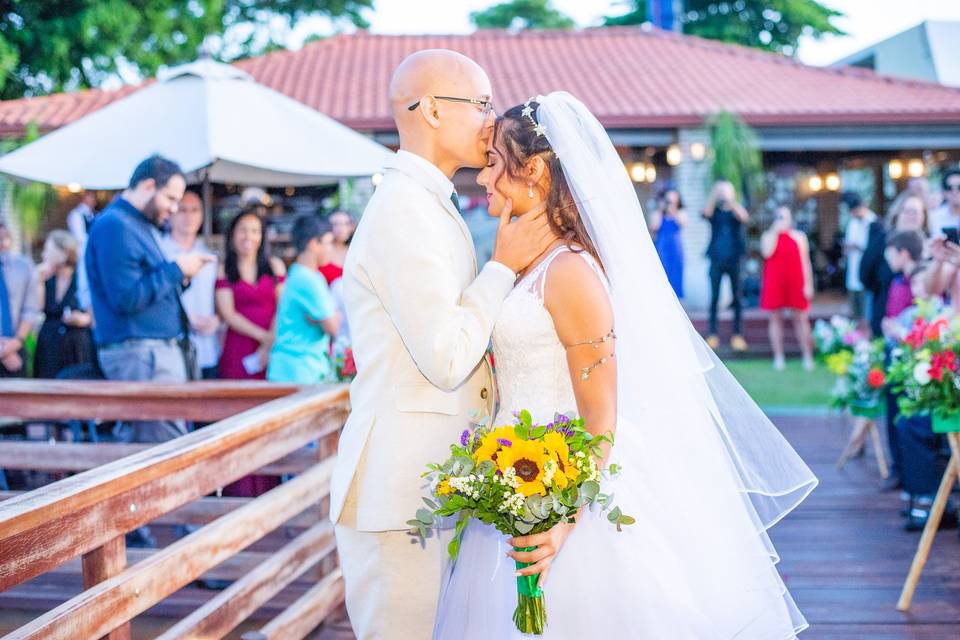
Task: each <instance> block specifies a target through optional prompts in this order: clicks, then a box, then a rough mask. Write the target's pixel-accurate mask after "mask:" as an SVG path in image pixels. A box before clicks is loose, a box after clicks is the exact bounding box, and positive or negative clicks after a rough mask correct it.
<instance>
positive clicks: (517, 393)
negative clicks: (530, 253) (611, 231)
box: [493, 246, 609, 424]
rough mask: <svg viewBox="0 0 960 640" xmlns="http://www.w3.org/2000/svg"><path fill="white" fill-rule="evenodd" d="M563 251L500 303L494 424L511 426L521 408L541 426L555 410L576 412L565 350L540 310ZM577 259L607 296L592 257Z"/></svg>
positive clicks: (547, 316)
mask: <svg viewBox="0 0 960 640" xmlns="http://www.w3.org/2000/svg"><path fill="white" fill-rule="evenodd" d="M567 251H571V249H570V248H569V247H566V246H561V247H557V248H556V249H554V250H553V251H552V252H551V253H550V254H549V255H548V256H547V257H546V259H544V260H543V261H542V262H541V263H540V264H538V265H537V266H536V267H534V268H533V270H531V271H530V273H528V274H527V275H526V276H524V277H523V278H522V279H521V280H520V282H518V283H517V286H516V287H515V288H514V289H513V291H512V292H511V293H510V295H508V296H507V298H506V300H504V303H503V307H502V308H501V310H500V316H499V318H497V322H496V324H495V325H494V328H493V353H494V358H495V360H496V368H497V387H498V388H499V393H500V409H499V413H498V415H497V419H496V420H495V424H507V423H510V422H512V421H513V417H512V415H511V414H512V413H513V412H515V411H520V410H521V409H526V410H528V411H530V413H531V414H532V415H533V418H534V420H539V421H545V422H550V421H552V420H553V415H554V414H555V413H556V412H558V411H559V412H568V413H570V414H576V413H577V401H576V398H575V397H574V394H573V384H572V382H571V380H570V370H569V368H568V366H567V353H566V349H564V347H563V344H561V342H560V338H559V337H557V332H556V329H555V328H554V325H553V318H552V317H551V316H550V313H549V312H548V311H547V309H546V308H545V307H544V305H543V294H544V287H545V285H546V281H547V272H548V271H549V269H550V264H551V263H552V262H553V260H554V259H555V258H556V257H557V256H558V255H560V254H561V253H564V252H567ZM578 255H580V256H581V257H583V259H584V260H585V261H586V262H587V264H589V265H590V266H591V268H593V269H594V270H595V271H596V272H597V274H598V275H599V276H600V279H601V281H602V282H603V284H604V286H605V287H607V289H608V292H609V285H608V284H607V280H606V277H605V276H604V274H603V271H602V270H601V269H600V267H599V265H598V264H597V262H596V261H595V260H594V259H593V257H592V256H591V255H590V254H588V253H587V252H585V251H584V252H580V253H579V254H578ZM554 286H556V285H555V284H554Z"/></svg>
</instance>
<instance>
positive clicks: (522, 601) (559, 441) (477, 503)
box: [408, 411, 635, 635]
mask: <svg viewBox="0 0 960 640" xmlns="http://www.w3.org/2000/svg"><path fill="white" fill-rule="evenodd" d="M604 443H607V444H609V445H612V444H613V437H612V436H611V435H609V434H604V435H593V434H591V433H590V432H588V431H587V430H586V429H585V428H584V423H583V420H582V419H579V418H570V417H568V416H566V415H563V414H557V415H556V416H555V418H554V421H553V422H551V423H550V424H546V425H541V424H535V423H534V422H533V419H532V417H531V415H530V413H529V412H528V411H521V412H519V413H518V414H517V423H516V424H514V425H508V426H502V427H495V428H494V427H490V426H485V425H481V426H479V427H478V428H476V429H475V430H473V431H471V430H469V429H467V430H464V432H463V433H462V434H461V436H460V441H459V442H458V443H455V444H453V445H451V447H450V457H449V458H448V459H447V460H446V461H445V462H443V463H442V464H436V463H431V464H428V465H427V469H428V471H427V472H426V473H425V474H424V475H425V476H429V477H431V478H432V479H433V480H434V488H433V496H432V498H424V502H425V503H426V505H427V507H428V508H423V509H420V510H418V511H417V514H416V518H415V519H413V520H409V521H408V524H410V525H411V526H413V527H414V528H415V529H416V531H415V533H419V535H421V536H423V537H426V536H427V529H428V528H429V527H432V526H434V524H435V523H436V521H437V519H438V518H447V517H451V516H456V518H457V522H456V528H455V531H454V536H453V540H452V541H451V542H450V545H449V547H448V551H449V553H450V556H451V557H452V558H453V559H456V557H457V553H458V552H459V549H460V540H461V537H462V535H463V531H464V529H465V528H466V526H467V524H468V523H469V522H470V520H471V519H476V520H479V521H480V522H483V523H486V524H490V525H493V526H494V527H496V529H497V530H498V531H500V532H501V533H503V534H505V535H508V536H525V535H530V534H535V533H542V532H544V531H547V530H548V529H550V528H551V527H553V526H554V525H556V524H559V523H561V522H574V521H575V520H576V518H577V514H578V512H579V511H580V510H581V509H583V508H585V507H594V506H595V505H597V506H599V508H601V509H602V510H603V511H606V510H607V509H610V512H609V513H608V514H607V518H608V520H609V521H610V522H611V523H612V524H613V525H615V526H616V527H617V529H618V530H619V529H620V528H621V526H623V525H630V524H633V523H634V522H635V520H634V518H632V517H631V516H628V515H626V514H624V513H623V512H622V511H621V510H620V508H619V507H614V506H613V505H612V504H611V498H612V496H610V495H607V494H605V493H601V490H600V489H601V487H600V481H601V477H602V476H603V475H604V474H605V473H609V474H611V475H613V474H616V473H618V471H619V469H617V466H616V465H610V468H609V469H602V468H601V467H600V463H599V461H600V460H601V459H602V458H603V450H602V448H601V445H602V444H604ZM531 550H532V548H520V549H518V551H531ZM527 566H529V564H526V563H522V562H517V569H518V570H520V569H522V568H524V567H527ZM538 578H539V576H538V575H530V576H522V575H521V576H518V577H517V592H518V595H517V608H516V611H515V612H514V616H513V619H514V622H515V623H516V625H517V629H519V630H520V631H521V632H523V633H532V634H536V635H540V634H542V633H543V631H544V629H545V627H546V619H547V614H546V609H545V605H544V599H543V591H542V590H541V589H540V588H539V587H538V586H537V582H538Z"/></svg>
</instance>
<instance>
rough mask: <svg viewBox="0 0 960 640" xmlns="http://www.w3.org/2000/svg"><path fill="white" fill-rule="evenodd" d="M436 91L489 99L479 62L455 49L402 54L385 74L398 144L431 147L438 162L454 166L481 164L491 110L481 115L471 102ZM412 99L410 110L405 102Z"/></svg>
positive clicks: (488, 84) (488, 88)
mask: <svg viewBox="0 0 960 640" xmlns="http://www.w3.org/2000/svg"><path fill="white" fill-rule="evenodd" d="M436 96H448V97H457V98H476V99H482V100H489V99H490V98H491V88H490V79H489V78H487V74H486V73H485V72H484V71H483V69H482V68H481V67H480V65H478V64H477V63H476V62H474V61H473V60H471V59H470V58H468V57H467V56H465V55H463V54H461V53H457V52H456V51H449V50H447V49H427V50H424V51H417V52H416V53H413V54H411V55H409V56H407V57H406V58H405V59H404V60H403V62H401V63H400V66H398V67H397V69H396V71H394V72H393V77H392V78H391V79H390V105H391V107H392V110H393V118H394V120H395V121H396V123H397V130H398V131H399V133H400V146H401V147H402V148H411V147H421V146H423V145H428V146H430V147H432V148H434V150H435V151H436V152H437V154H439V156H440V157H437V158H432V157H431V160H434V162H435V164H437V166H440V165H441V163H443V162H451V163H454V164H455V166H454V170H455V169H456V168H457V167H460V166H472V167H479V166H482V165H483V164H484V163H485V153H486V140H487V139H488V137H489V133H490V131H491V130H492V127H493V116H492V114H486V115H485V114H483V113H482V111H481V109H480V108H479V107H478V106H477V105H475V104H470V103H465V102H451V101H446V100H437V99H436ZM417 103H419V105H418V107H417V108H415V109H413V110H412V111H411V110H410V106H411V105H414V104H417ZM421 155H423V153H422V150H421ZM440 168H441V169H443V170H445V171H446V169H447V168H446V167H444V166H440Z"/></svg>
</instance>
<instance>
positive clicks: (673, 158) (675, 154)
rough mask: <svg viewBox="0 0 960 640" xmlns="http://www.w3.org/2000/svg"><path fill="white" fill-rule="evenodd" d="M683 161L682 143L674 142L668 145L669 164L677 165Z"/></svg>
mask: <svg viewBox="0 0 960 640" xmlns="http://www.w3.org/2000/svg"><path fill="white" fill-rule="evenodd" d="M681 162H683V151H682V150H681V149H680V145H678V144H672V145H670V146H669V147H667V164H668V165H670V166H671V167H675V166H677V165H678V164H680V163H681Z"/></svg>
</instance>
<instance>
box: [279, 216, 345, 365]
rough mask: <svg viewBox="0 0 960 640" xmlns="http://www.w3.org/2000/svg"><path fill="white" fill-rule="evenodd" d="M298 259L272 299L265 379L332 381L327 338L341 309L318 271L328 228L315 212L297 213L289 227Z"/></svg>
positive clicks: (329, 246)
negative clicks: (272, 336) (271, 337)
mask: <svg viewBox="0 0 960 640" xmlns="http://www.w3.org/2000/svg"><path fill="white" fill-rule="evenodd" d="M291 236H292V239H293V244H294V246H295V248H296V250H297V259H296V261H295V262H294V263H293V264H292V265H291V266H290V270H289V271H288V272H287V279H286V282H285V283H284V285H283V293H282V294H281V295H280V301H279V302H278V304H277V320H276V339H275V340H274V342H273V348H272V350H271V351H270V361H269V365H268V366H267V380H271V381H274V382H290V383H295V384H321V383H328V382H336V379H337V376H336V370H335V368H334V366H333V362H332V361H331V359H330V338H331V336H334V335H336V334H337V330H338V329H339V328H340V315H339V314H338V313H337V305H336V303H335V302H334V299H333V296H332V295H331V294H330V290H329V289H328V288H327V281H326V280H325V279H324V277H323V275H322V274H321V273H320V272H319V271H318V268H319V266H320V265H321V264H326V263H327V262H329V261H330V254H331V253H332V251H333V231H332V230H331V228H330V223H329V222H327V221H326V220H323V219H321V218H319V217H317V216H314V215H304V216H301V217H299V218H298V219H297V220H296V222H294V224H293V230H292V232H291Z"/></svg>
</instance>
